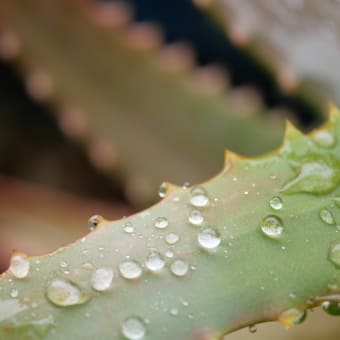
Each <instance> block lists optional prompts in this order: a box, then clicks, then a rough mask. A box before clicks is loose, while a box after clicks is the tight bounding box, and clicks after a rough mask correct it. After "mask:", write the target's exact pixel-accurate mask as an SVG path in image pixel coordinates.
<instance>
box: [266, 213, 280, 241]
mask: <svg viewBox="0 0 340 340" xmlns="http://www.w3.org/2000/svg"><path fill="white" fill-rule="evenodd" d="M261 230H262V231H263V233H264V234H265V235H266V236H268V237H270V238H273V239H278V238H280V237H281V236H282V233H283V226H282V222H281V220H280V219H279V218H278V217H276V216H274V215H269V216H267V217H265V218H264V219H263V220H262V223H261Z"/></svg>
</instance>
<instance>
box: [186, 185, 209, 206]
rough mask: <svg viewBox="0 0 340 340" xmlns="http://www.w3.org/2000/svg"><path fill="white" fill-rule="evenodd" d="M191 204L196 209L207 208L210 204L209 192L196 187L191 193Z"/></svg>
mask: <svg viewBox="0 0 340 340" xmlns="http://www.w3.org/2000/svg"><path fill="white" fill-rule="evenodd" d="M190 203H191V204H192V205H193V206H194V207H205V206H206V205H208V203H209V198H208V195H207V192H206V191H205V189H204V188H202V187H194V188H192V189H191V193H190Z"/></svg>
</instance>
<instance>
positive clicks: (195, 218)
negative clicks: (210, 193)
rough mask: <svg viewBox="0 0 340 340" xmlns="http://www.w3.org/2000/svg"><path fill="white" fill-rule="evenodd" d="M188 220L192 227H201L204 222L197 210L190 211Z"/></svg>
mask: <svg viewBox="0 0 340 340" xmlns="http://www.w3.org/2000/svg"><path fill="white" fill-rule="evenodd" d="M188 220H189V222H190V223H191V224H193V225H201V224H202V223H203V221H204V217H203V215H202V213H201V212H200V211H199V210H192V211H190V213H189V217H188Z"/></svg>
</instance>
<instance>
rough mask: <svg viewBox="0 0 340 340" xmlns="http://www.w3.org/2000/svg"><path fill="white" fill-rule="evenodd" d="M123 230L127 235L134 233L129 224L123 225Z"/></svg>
mask: <svg viewBox="0 0 340 340" xmlns="http://www.w3.org/2000/svg"><path fill="white" fill-rule="evenodd" d="M123 230H124V231H125V232H126V233H127V234H131V233H133V232H134V231H135V228H134V227H133V225H132V223H131V222H126V223H125V224H124V227H123Z"/></svg>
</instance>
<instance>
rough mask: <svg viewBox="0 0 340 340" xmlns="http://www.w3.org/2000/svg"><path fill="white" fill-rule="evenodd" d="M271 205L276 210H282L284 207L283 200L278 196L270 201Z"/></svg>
mask: <svg viewBox="0 0 340 340" xmlns="http://www.w3.org/2000/svg"><path fill="white" fill-rule="evenodd" d="M269 205H270V206H271V208H272V209H274V210H281V209H282V207H283V204H282V200H281V198H280V197H278V196H275V197H273V198H271V200H270V201H269Z"/></svg>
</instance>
